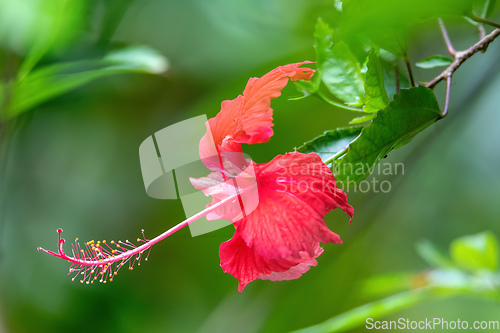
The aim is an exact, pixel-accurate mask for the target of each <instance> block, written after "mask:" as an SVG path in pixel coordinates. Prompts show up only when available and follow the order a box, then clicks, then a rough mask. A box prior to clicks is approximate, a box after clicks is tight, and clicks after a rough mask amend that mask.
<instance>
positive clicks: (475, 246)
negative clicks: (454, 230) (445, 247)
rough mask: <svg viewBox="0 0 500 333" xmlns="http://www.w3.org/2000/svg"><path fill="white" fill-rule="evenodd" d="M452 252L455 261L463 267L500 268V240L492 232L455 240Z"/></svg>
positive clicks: (491, 269)
mask: <svg viewBox="0 0 500 333" xmlns="http://www.w3.org/2000/svg"><path fill="white" fill-rule="evenodd" d="M450 254H451V257H452V259H453V261H455V263H457V264H458V265H459V266H461V267H463V268H466V269H470V270H477V269H487V270H490V271H497V270H498V241H497V238H496V237H495V235H493V234H492V233H491V232H483V233H480V234H476V235H470V236H464V237H460V238H458V239H456V240H454V241H453V242H452V243H451V245H450Z"/></svg>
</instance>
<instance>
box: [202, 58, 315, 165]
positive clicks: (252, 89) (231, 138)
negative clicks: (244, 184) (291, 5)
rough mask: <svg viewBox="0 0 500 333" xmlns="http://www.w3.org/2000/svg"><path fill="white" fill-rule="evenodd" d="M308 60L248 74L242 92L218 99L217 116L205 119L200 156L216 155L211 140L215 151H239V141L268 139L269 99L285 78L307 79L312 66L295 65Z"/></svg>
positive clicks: (269, 121) (270, 121) (271, 112)
mask: <svg viewBox="0 0 500 333" xmlns="http://www.w3.org/2000/svg"><path fill="white" fill-rule="evenodd" d="M309 63H311V62H310V61H304V62H300V63H294V64H289V65H285V66H280V67H277V68H275V69H273V70H272V71H270V72H269V73H267V74H265V75H264V76H262V77H261V78H251V79H250V80H249V81H248V83H247V85H246V87H245V90H244V91H243V95H239V96H238V97H236V98H235V99H233V100H228V101H224V102H222V104H221V110H220V112H219V113H218V114H217V116H215V117H214V118H211V119H209V120H208V121H207V133H206V134H205V136H204V137H203V138H202V139H201V141H200V156H201V158H202V160H205V159H207V158H210V157H211V156H215V155H216V154H215V153H214V151H213V148H212V147H213V144H214V145H215V147H217V152H221V151H241V146H240V144H241V143H247V144H253V143H261V142H265V141H267V140H269V138H270V137H271V136H272V135H273V130H272V129H271V127H272V126H273V110H272V109H271V99H272V98H276V97H278V96H280V95H281V90H282V89H283V88H284V87H285V86H286V84H287V83H288V79H290V80H292V81H296V80H310V79H311V77H312V75H313V74H314V70H313V69H310V68H300V67H299V66H301V65H304V64H309ZM209 136H211V137H209ZM212 143H213V144H212ZM207 167H209V166H208V165H207ZM209 168H210V167H209ZM211 170H213V169H211Z"/></svg>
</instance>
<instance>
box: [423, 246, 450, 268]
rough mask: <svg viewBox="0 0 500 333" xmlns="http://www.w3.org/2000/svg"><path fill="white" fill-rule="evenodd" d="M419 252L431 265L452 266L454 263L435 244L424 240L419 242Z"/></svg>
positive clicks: (439, 266) (438, 266)
mask: <svg viewBox="0 0 500 333" xmlns="http://www.w3.org/2000/svg"><path fill="white" fill-rule="evenodd" d="M417 253H418V254H419V255H420V257H421V258H422V259H424V260H425V261H426V262H427V263H428V264H429V265H430V266H432V267H437V268H450V267H453V263H452V262H451V260H450V258H448V257H447V256H446V255H445V254H443V253H442V252H441V251H439V250H438V249H437V248H436V247H435V246H434V244H432V243H431V242H429V241H427V240H424V241H420V242H418V243H417Z"/></svg>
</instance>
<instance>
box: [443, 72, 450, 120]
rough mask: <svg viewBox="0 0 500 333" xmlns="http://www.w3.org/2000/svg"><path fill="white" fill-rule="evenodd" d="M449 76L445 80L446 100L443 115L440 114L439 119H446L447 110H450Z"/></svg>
mask: <svg viewBox="0 0 500 333" xmlns="http://www.w3.org/2000/svg"><path fill="white" fill-rule="evenodd" d="M451 78H452V77H451V75H450V76H448V77H447V78H446V98H445V102H444V109H443V113H442V114H441V118H444V117H446V115H447V114H448V109H449V108H450V96H451Z"/></svg>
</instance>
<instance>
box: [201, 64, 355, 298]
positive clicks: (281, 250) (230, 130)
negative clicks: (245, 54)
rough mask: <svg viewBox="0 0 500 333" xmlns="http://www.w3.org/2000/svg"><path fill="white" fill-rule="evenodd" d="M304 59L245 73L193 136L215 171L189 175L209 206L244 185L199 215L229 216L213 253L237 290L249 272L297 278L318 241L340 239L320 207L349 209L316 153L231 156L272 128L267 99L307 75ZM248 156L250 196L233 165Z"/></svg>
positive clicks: (316, 250) (251, 275)
mask: <svg viewBox="0 0 500 333" xmlns="http://www.w3.org/2000/svg"><path fill="white" fill-rule="evenodd" d="M306 63H309V62H302V63H296V64H290V65H286V66H281V67H278V68H276V69H274V70H272V71H271V72H269V73H267V74H266V75H264V76H263V77H262V78H260V79H258V78H252V79H250V80H249V81H248V84H247V86H246V88H245V90H244V91H243V95H240V96H238V97H237V98H236V99H234V100H231V101H225V102H223V103H222V108H221V111H220V112H219V113H218V114H217V116H216V117H214V118H211V119H209V120H208V121H207V134H205V136H204V137H203V138H202V139H201V141H200V156H201V158H202V159H203V161H204V163H205V165H206V166H207V167H208V168H209V169H211V170H213V171H215V172H213V173H211V174H210V175H209V176H208V177H202V178H199V179H191V183H192V184H193V186H195V187H196V188H197V189H200V190H203V192H204V193H205V194H206V195H207V196H212V198H213V200H212V205H214V204H217V203H220V201H221V200H225V199H227V198H228V197H230V196H234V195H235V193H239V192H242V191H244V190H245V189H246V190H247V192H246V194H245V195H243V196H241V197H240V198H239V200H240V201H239V204H238V202H237V201H236V200H235V199H234V200H233V201H231V202H228V203H227V204H225V205H223V206H221V207H219V209H218V210H217V211H214V212H212V216H207V218H210V217H212V218H213V219H215V218H221V217H222V218H225V219H227V220H230V221H231V222H233V224H234V226H235V228H236V231H235V234H234V236H233V238H232V239H230V240H229V241H227V242H225V243H223V244H222V245H221V247H220V251H219V254H220V258H221V267H222V269H223V270H224V272H227V273H230V274H231V275H233V276H234V277H236V278H237V279H238V280H239V288H238V289H239V291H242V290H243V288H244V287H245V285H246V284H248V283H249V282H250V281H253V280H255V279H257V278H260V279H268V280H289V279H296V278H298V277H300V276H301V275H302V273H305V272H306V271H307V270H309V267H310V266H315V265H316V264H317V262H316V260H315V258H317V257H318V256H319V255H320V254H321V253H322V251H323V249H322V248H321V247H320V246H319V243H320V242H321V243H329V242H333V243H341V240H340V237H339V236H338V235H337V234H336V233H334V232H332V231H331V230H330V229H328V227H327V226H326V224H325V222H324V219H323V218H324V216H325V215H326V213H328V212H329V211H330V210H332V209H334V208H336V207H340V208H341V209H343V210H344V211H345V212H346V213H347V214H348V215H349V216H351V217H352V215H353V213H354V209H353V208H352V207H351V206H350V205H349V204H347V196H346V194H345V193H344V192H343V191H341V190H340V189H338V188H337V186H336V184H335V179H334V177H333V175H332V173H331V171H330V170H329V168H328V167H327V166H326V165H325V164H324V163H323V162H322V161H321V159H320V157H319V156H318V155H317V154H314V153H311V154H301V153H288V154H286V155H278V156H276V157H275V158H274V159H273V160H272V161H270V162H269V163H263V164H255V163H253V162H248V161H247V160H245V159H244V158H243V154H239V157H235V153H236V155H237V156H238V154H237V153H238V152H241V151H242V149H241V144H242V143H248V144H253V143H260V142H264V141H267V140H269V138H270V137H271V136H272V135H273V131H272V129H271V127H272V126H273V123H272V109H271V108H270V104H271V98H275V97H278V96H279V95H280V94H281V90H282V89H283V88H284V86H285V85H286V83H287V82H288V78H290V79H291V80H299V79H306V80H309V79H310V78H311V76H312V74H313V73H314V71H313V70H312V69H310V68H299V66H301V65H303V64H306ZM228 152H229V154H228ZM248 163H250V165H251V167H247V169H252V172H251V174H252V176H254V177H255V181H256V183H257V188H258V198H255V193H254V192H252V191H248V190H249V187H250V185H251V184H252V182H248V181H247V180H246V178H245V176H248V173H246V174H245V175H244V176H242V175H243V173H241V172H240V171H239V170H243V169H245V168H246V165H247V164H248ZM228 166H230V168H231V170H228ZM235 170H238V172H234V171H235ZM232 184H234V186H231V185H232ZM252 193H253V195H254V196H252ZM209 206H210V204H209ZM249 207H251V208H250V209H249ZM245 212H247V213H249V214H248V215H246V214H245Z"/></svg>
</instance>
